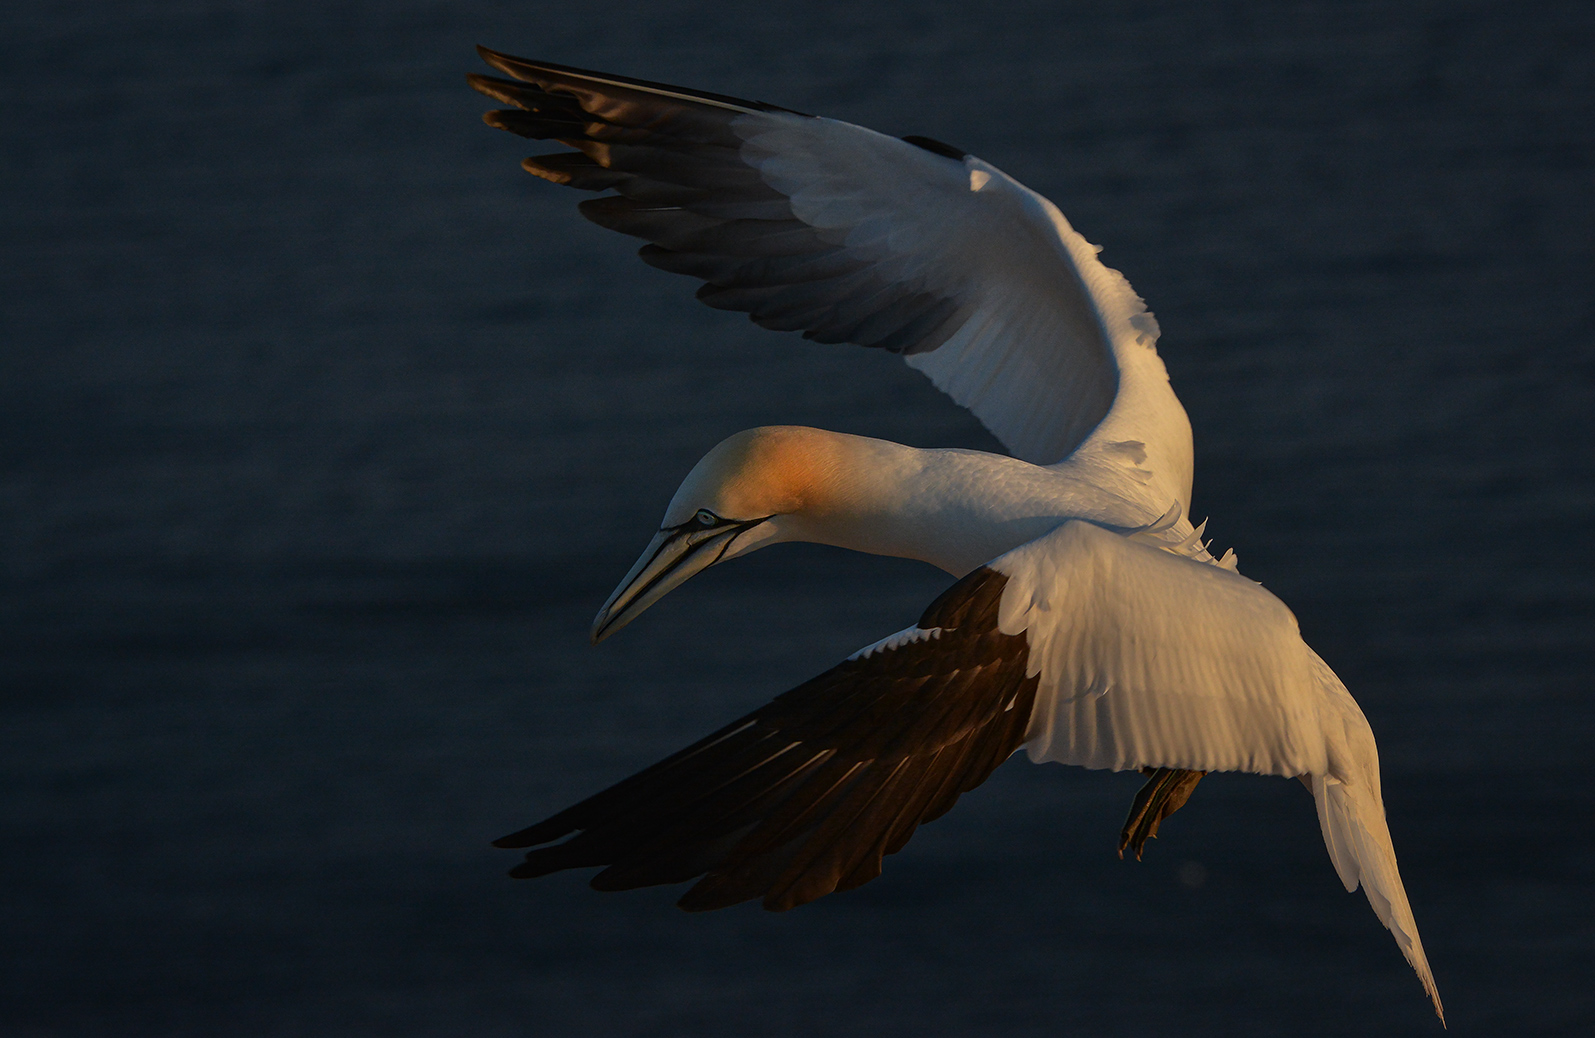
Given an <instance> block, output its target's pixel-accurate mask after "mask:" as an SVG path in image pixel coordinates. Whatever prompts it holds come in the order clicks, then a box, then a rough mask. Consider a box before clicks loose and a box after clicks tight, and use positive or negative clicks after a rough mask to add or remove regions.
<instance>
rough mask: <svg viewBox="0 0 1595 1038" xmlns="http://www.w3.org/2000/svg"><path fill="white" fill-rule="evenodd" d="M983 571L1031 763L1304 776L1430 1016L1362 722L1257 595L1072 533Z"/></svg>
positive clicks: (1219, 571)
mask: <svg viewBox="0 0 1595 1038" xmlns="http://www.w3.org/2000/svg"><path fill="white" fill-rule="evenodd" d="M990 568H991V569H993V570H995V571H997V572H998V573H1002V574H1005V575H1006V576H1007V577H1008V584H1007V586H1006V588H1005V589H1004V594H1003V600H1002V605H1001V608H1000V610H999V613H998V630H999V631H1000V632H1001V633H1002V634H1004V635H1017V634H1020V633H1024V634H1025V635H1026V637H1027V639H1028V646H1029V650H1030V654H1029V662H1028V673H1030V674H1032V675H1039V678H1040V681H1039V684H1038V687H1037V690H1036V704H1035V710H1034V712H1033V713H1032V715H1031V719H1030V727H1029V729H1028V730H1027V731H1026V733H1025V735H1026V745H1025V748H1026V752H1027V753H1028V754H1029V756H1030V759H1031V760H1033V761H1036V762H1037V763H1040V762H1042V761H1057V762H1060V763H1063V764H1075V765H1081V766H1084V767H1088V768H1106V769H1111V770H1114V771H1120V770H1125V769H1129V768H1142V767H1163V768H1179V769H1188V770H1193V771H1249V772H1256V773H1260V774H1264V775H1284V776H1304V777H1306V778H1307V780H1308V781H1309V783H1310V785H1311V788H1312V791H1313V798H1314V800H1315V801H1316V802H1317V805H1318V818H1319V823H1320V828H1321V829H1322V831H1323V836H1324V843H1325V846H1326V847H1327V848H1328V851H1329V856H1330V859H1331V860H1332V861H1333V862H1334V866H1335V870H1336V872H1337V873H1338V874H1339V876H1340V879H1341V881H1342V882H1343V883H1344V884H1345V887H1346V889H1347V890H1348V891H1349V890H1356V889H1357V887H1358V886H1359V884H1360V885H1361V886H1362V888H1363V891H1364V893H1365V894H1366V895H1367V897H1368V901H1369V904H1370V905H1372V907H1373V910H1374V913H1375V914H1376V915H1377V916H1378V917H1379V921H1380V922H1382V923H1383V924H1384V925H1385V926H1386V928H1388V929H1389V930H1390V931H1391V933H1392V935H1393V936H1394V937H1395V939H1396V943H1397V945H1398V946H1399V947H1400V948H1401V951H1402V954H1403V955H1405V956H1406V959H1407V961H1408V962H1409V963H1411V964H1412V967H1413V969H1414V970H1416V971H1417V973H1418V977H1419V979H1420V980H1421V981H1422V982H1423V986H1424V990H1425V991H1427V992H1428V994H1429V996H1430V998H1431V999H1433V1001H1434V1005H1435V1010H1436V1012H1439V1013H1441V1019H1442V1020H1443V1019H1444V1014H1443V1011H1442V1010H1441V1006H1440V998H1439V993H1438V991H1437V990H1436V988H1435V983H1434V977H1433V975H1432V973H1431V972H1430V969H1429V964H1428V961H1427V959H1426V957H1425V956H1424V952H1423V942H1422V941H1421V940H1420V939H1419V937H1418V928H1417V924H1416V922H1415V921H1414V919H1413V915H1412V909H1411V907H1410V905H1409V904H1408V902H1407V895H1406V891H1405V889H1404V888H1403V887H1402V884H1401V875H1400V872H1399V871H1398V869H1397V867H1396V855H1395V848H1394V845H1393V844H1392V842H1391V839H1390V831H1389V829H1388V827H1387V826H1386V824H1385V813H1384V804H1383V800H1382V798H1381V795H1380V786H1379V751H1378V747H1377V746H1376V744H1375V742H1374V736H1373V730H1372V729H1371V728H1370V727H1369V726H1368V721H1367V718H1365V717H1364V716H1363V713H1362V710H1361V709H1360V708H1359V707H1358V706H1357V704H1356V701H1355V700H1353V699H1352V697H1351V694H1350V693H1349V692H1347V691H1346V688H1345V686H1344V685H1343V684H1341V682H1340V679H1339V678H1337V677H1336V676H1335V674H1334V672H1333V671H1331V670H1330V669H1329V667H1328V665H1327V664H1325V663H1324V662H1323V660H1322V659H1320V658H1319V657H1318V654H1317V653H1315V652H1313V650H1312V649H1311V648H1309V647H1308V646H1307V643H1306V642H1304V641H1302V638H1301V634H1300V631H1299V630H1298V628H1297V625H1296V618H1295V617H1294V616H1293V615H1292V614H1291V612H1290V610H1289V609H1287V608H1286V607H1285V605H1284V603H1282V602H1280V601H1279V599H1277V598H1275V597H1274V596H1273V595H1272V594H1270V593H1269V592H1268V591H1266V590H1264V588H1263V587H1262V585H1260V584H1257V583H1254V582H1253V581H1250V580H1248V579H1246V578H1245V577H1242V576H1240V575H1239V574H1237V573H1234V572H1232V571H1230V570H1228V569H1224V568H1221V567H1220V566H1218V565H1215V564H1213V563H1210V562H1200V561H1196V560H1193V559H1190V558H1186V557H1184V556H1181V555H1177V554H1175V553H1173V552H1171V551H1169V550H1167V549H1166V548H1164V547H1160V546H1158V545H1157V543H1156V542H1155V541H1153V540H1152V539H1151V538H1142V537H1137V536H1133V535H1132V536H1129V537H1126V536H1123V535H1120V534H1117V533H1113V532H1110V531H1108V530H1106V529H1103V528H1102V527H1099V526H1095V525H1093V524H1091V523H1087V522H1083V521H1079V520H1074V521H1070V522H1066V523H1064V524H1063V525H1061V526H1059V527H1058V528H1057V529H1056V530H1054V531H1053V532H1051V533H1049V534H1047V535H1045V536H1043V537H1040V538H1037V539H1036V540H1034V541H1031V542H1030V543H1028V544H1025V545H1023V546H1021V547H1019V548H1016V549H1014V550H1013V551H1011V552H1009V553H1008V554H1006V555H1004V556H1002V557H1001V558H999V559H997V560H995V561H994V562H992V563H991V564H990Z"/></svg>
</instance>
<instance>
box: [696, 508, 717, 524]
mask: <svg viewBox="0 0 1595 1038" xmlns="http://www.w3.org/2000/svg"><path fill="white" fill-rule="evenodd" d="M697 519H698V524H699V525H700V526H713V525H714V524H715V523H717V522H719V521H720V517H719V516H717V515H715V514H714V513H713V512H711V511H709V510H708V509H707V508H700V509H698V515H697Z"/></svg>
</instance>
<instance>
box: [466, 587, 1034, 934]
mask: <svg viewBox="0 0 1595 1038" xmlns="http://www.w3.org/2000/svg"><path fill="white" fill-rule="evenodd" d="M1007 581H1008V578H1007V577H1006V576H1004V575H1002V574H1001V573H998V572H996V571H995V570H991V569H985V568H982V569H978V570H976V571H975V572H974V573H971V574H970V575H969V576H967V577H965V578H964V579H962V580H960V581H959V582H958V583H957V584H955V585H953V586H952V587H951V588H949V589H948V590H947V591H946V592H945V593H943V594H942V595H941V596H940V597H939V598H937V599H936V601H935V602H933V603H931V605H930V607H929V608H928V609H926V610H925V613H924V615H923V616H922V617H921V618H920V621H919V627H920V628H921V629H922V630H924V631H932V630H937V629H939V633H938V634H936V635H932V636H929V637H926V638H924V639H923V640H920V641H911V642H906V643H904V644H900V645H898V646H897V647H895V648H886V649H880V650H877V651H876V652H874V653H872V654H870V655H869V656H867V657H862V658H858V659H851V660H848V661H846V662H844V663H842V664H840V665H838V666H836V667H833V668H832V669H831V670H829V671H826V672H825V673H824V674H821V675H820V676H819V677H816V678H814V679H812V680H810V681H807V682H804V683H803V684H802V685H799V686H798V687H797V688H794V689H792V690H791V691H790V692H786V693H784V694H782V695H780V696H778V697H776V699H775V700H774V701H772V702H771V703H769V704H768V705H766V706H764V707H761V708H760V709H758V710H756V711H754V712H753V713H751V714H748V715H747V716H746V717H743V718H741V719H739V720H736V721H733V722H732V723H731V724H729V725H727V726H726V727H724V728H722V729H720V730H719V731H718V732H715V733H714V734H712V735H710V736H708V737H707V738H705V739H702V740H700V741H699V742H696V743H694V744H693V745H691V746H689V747H687V748H686V749H684V750H682V751H680V752H679V753H676V754H674V755H672V756H670V757H667V758H666V759H664V760H662V761H660V762H659V763H657V764H655V765H653V766H652V767H650V768H647V769H644V770H643V771H641V772H638V773H637V774H636V775H633V776H632V777H631V778H628V779H625V780H623V781H621V782H619V783H616V784H615V785H613V786H611V787H610V788H608V789H606V790H604V791H603V792H601V793H598V794H596V795H594V796H592V797H589V798H588V799H586V800H584V801H582V802H581V803H579V804H576V805H575V806H573V807H570V808H567V809H565V810H564V811H561V812H560V813H559V814H556V815H554V816H553V817H552V818H549V819H547V820H546V821H543V822H539V823H538V824H536V825H533V826H531V827H529V828H527V829H523V830H521V831H520V832H517V833H513V834H511V835H509V836H506V837H504V838H503V839H501V840H498V841H496V844H497V846H500V847H535V849H534V850H531V851H530V852H528V853H527V855H526V861H525V862H523V863H522V864H521V865H519V866H517V867H516V868H515V869H514V870H513V871H512V872H511V873H510V875H512V876H515V877H517V878H529V877H533V876H542V875H546V874H548V873H551V872H557V871H559V870H562V869H572V868H583V867H590V866H595V865H602V866H605V868H604V870H603V871H602V872H600V873H599V874H598V875H597V876H596V877H595V878H594V879H593V881H592V885H593V887H594V888H596V889H598V890H626V889H630V888H633V887H642V886H652V885H656V884H661V883H681V882H685V881H687V880H689V879H693V878H695V877H699V876H701V877H702V879H700V880H699V881H698V882H697V884H696V885H694V886H693V887H692V888H691V889H690V890H688V891H687V893H686V895H685V896H684V897H683V898H682V899H681V902H680V904H681V907H682V908H685V909H687V910H689V911H703V910H707V909H714V908H723V907H725V906H727V905H733V904H736V903H738V902H741V901H747V900H751V899H753V898H762V899H763V901H764V907H765V908H768V909H771V910H774V911H782V910H785V909H789V908H794V907H796V906H797V905H801V904H804V903H805V902H808V901H812V900H814V899H815V898H818V897H823V896H824V895H826V894H829V893H831V892H832V891H833V890H848V889H851V888H853V887H856V886H859V885H861V884H863V883H867V882H869V881H870V880H871V879H874V878H875V877H876V876H878V875H880V871H881V859H882V857H883V856H885V855H887V854H893V853H896V852H897V851H898V850H901V849H902V847H903V845H904V844H906V843H907V842H908V840H909V837H911V836H912V835H913V833H914V830H915V829H916V828H917V827H918V826H919V825H920V824H921V823H924V822H928V821H931V820H932V819H935V818H938V817H940V816H941V815H942V814H944V813H946V812H947V811H948V810H949V809H950V808H951V807H952V806H953V804H954V803H955V802H956V801H957V800H958V797H959V796H960V795H961V794H962V793H965V792H967V791H968V790H971V789H974V788H975V787H976V786H978V785H980V784H981V783H982V782H984V781H985V780H986V778H987V776H989V775H990V774H991V773H992V771H994V770H996V768H997V766H998V765H999V764H1001V763H1002V762H1003V761H1004V760H1006V759H1007V758H1008V757H1009V756H1010V755H1011V754H1012V753H1013V752H1014V751H1015V750H1016V749H1018V748H1019V746H1020V745H1021V744H1022V743H1023V741H1024V736H1025V729H1026V727H1027V726H1028V724H1029V721H1030V713H1031V709H1032V707H1033V706H1034V703H1035V693H1036V684H1037V678H1035V677H1026V676H1025V668H1026V662H1027V656H1028V647H1027V642H1026V639H1025V637H1024V635H1022V634H1021V635H1006V634H1003V633H1002V632H1001V631H999V630H998V629H997V607H998V604H999V603H1000V601H1001V599H1002V591H1003V587H1004V586H1005V585H1006V584H1007ZM572 833H574V834H575V835H573V836H572V835H570V834H572ZM566 836H569V837H570V838H569V839H566V840H565V841H564V842H563V843H557V844H553V845H552V846H545V847H536V845H538V844H549V843H552V841H554V840H559V839H561V838H562V837H566Z"/></svg>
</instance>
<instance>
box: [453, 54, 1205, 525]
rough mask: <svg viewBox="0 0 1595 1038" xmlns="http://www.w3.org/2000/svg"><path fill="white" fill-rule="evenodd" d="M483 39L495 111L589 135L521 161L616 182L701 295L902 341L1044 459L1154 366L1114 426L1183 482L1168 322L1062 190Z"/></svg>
mask: <svg viewBox="0 0 1595 1038" xmlns="http://www.w3.org/2000/svg"><path fill="white" fill-rule="evenodd" d="M482 55H483V57H484V59H485V60H486V61H487V62H488V63H489V64H491V65H493V66H494V67H495V68H497V69H499V70H500V71H503V72H505V73H508V74H509V75H511V76H513V77H515V79H514V80H505V79H498V78H496V77H491V76H480V75H478V76H472V77H470V81H471V84H472V85H473V86H474V87H475V88H476V89H477V90H479V91H481V92H483V93H485V94H488V95H489V96H491V97H494V98H497V99H499V100H501V101H504V102H507V103H510V104H514V105H517V106H518V108H517V109H516V110H506V111H498V112H489V113H488V114H487V115H486V116H485V118H486V120H487V121H488V123H489V124H490V125H493V126H497V127H500V128H502V129H506V130H509V131H511V132H514V133H517V134H521V135H522V136H527V137H533V138H537V139H555V140H558V141H560V142H561V143H563V144H566V145H568V146H570V147H572V148H575V149H577V151H576V152H574V153H573V152H562V153H558V154H554V155H544V156H537V157H535V158H531V159H528V160H526V162H525V163H524V166H525V168H526V169H527V170H528V171H530V172H532V173H534V174H536V175H538V176H540V177H543V178H545V179H548V180H551V181H554V182H556V183H561V184H566V185H569V186H572V187H577V188H582V189H585V190H591V191H604V190H613V191H614V192H616V194H614V195H606V196H603V197H600V198H597V199H593V200H590V201H588V202H584V203H583V204H582V206H581V210H582V212H583V214H584V215H586V216H587V217H588V218H589V219H591V220H593V221H595V222H597V223H599V224H601V225H603V226H605V227H609V228H611V229H614V230H617V231H621V232H623V233H626V234H631V235H635V236H637V237H641V238H645V239H647V240H648V241H649V242H650V243H651V244H649V245H646V246H644V247H643V249H642V250H641V255H642V258H643V259H644V260H645V261H647V262H648V263H650V264H652V265H654V266H656V267H660V268H663V269H665V270H670V271H674V272H677V273H683V274H690V275H692V276H694V277H698V278H702V279H703V280H705V281H706V282H707V284H705V285H704V286H703V288H702V289H701V290H700V291H699V292H698V298H700V299H702V300H703V301H704V302H705V303H707V304H709V305H710V306H714V307H718V308H721V309H727V310H740V311H745V312H747V313H748V314H749V315H750V317H751V318H752V319H753V320H754V321H756V322H757V323H759V324H760V325H762V326H764V327H767V328H772V329H777V330H789V331H802V332H803V333H804V335H805V337H807V338H810V339H815V340H818V341H821V342H852V343H857V344H859V345H863V346H871V347H877V348H881V349H886V350H890V351H892V352H895V353H900V354H903V355H904V357H905V359H906V360H907V362H908V363H909V364H910V365H911V366H912V367H915V368H917V369H918V370H920V371H922V372H923V373H924V374H926V375H927V376H928V377H929V378H930V379H931V380H932V381H933V382H934V383H935V384H936V385H937V386H938V387H939V388H941V389H942V390H943V391H945V392H946V393H948V394H949V395H950V396H952V397H953V399H954V400H956V401H957V402H958V403H960V404H962V405H964V406H966V407H968V408H969V409H970V410H971V411H973V412H974V413H975V415H976V416H977V417H978V418H979V419H980V420H981V421H982V422H983V423H984V424H985V425H986V426H987V427H988V428H989V429H991V431H992V432H993V433H994V434H995V435H996V436H997V437H998V438H999V439H1000V440H1002V442H1003V443H1004V444H1005V445H1006V446H1007V447H1008V448H1009V449H1010V450H1011V451H1012V452H1013V453H1014V454H1015V456H1017V457H1019V458H1021V459H1023V460H1026V461H1030V462H1034V463H1037V464H1052V463H1056V462H1059V461H1061V460H1063V459H1064V458H1066V457H1067V456H1069V455H1070V454H1071V453H1072V452H1073V451H1074V450H1075V449H1076V448H1077V447H1079V446H1080V444H1081V443H1082V442H1083V441H1084V440H1085V439H1086V438H1087V436H1088V435H1089V434H1090V433H1091V432H1092V430H1093V429H1095V428H1097V427H1098V426H1099V425H1100V424H1101V423H1102V422H1103V419H1104V418H1106V417H1107V416H1108V415H1109V412H1110V410H1114V409H1115V407H1116V400H1117V399H1118V398H1119V396H1120V395H1121V394H1123V393H1124V392H1125V390H1126V388H1128V386H1127V384H1126V383H1127V382H1136V383H1146V384H1147V386H1148V389H1149V390H1150V391H1151V393H1155V394H1157V398H1156V400H1155V401H1152V400H1150V398H1149V396H1148V394H1147V393H1141V394H1140V396H1141V397H1147V398H1148V399H1147V400H1146V401H1145V403H1149V404H1154V405H1155V406H1150V407H1149V406H1138V408H1137V409H1136V414H1134V415H1124V416H1122V420H1121V421H1120V422H1119V423H1117V424H1116V426H1115V428H1114V433H1115V436H1116V438H1117V440H1116V443H1117V445H1118V446H1119V447H1120V448H1121V449H1123V450H1125V451H1129V452H1131V453H1134V452H1137V451H1139V452H1142V456H1141V460H1144V458H1145V455H1147V454H1150V455H1151V456H1152V457H1153V470H1154V471H1160V472H1164V473H1167V474H1168V480H1169V485H1170V486H1174V487H1181V484H1183V487H1182V488H1181V489H1180V494H1181V497H1180V499H1181V500H1182V501H1184V500H1188V499H1189V483H1190V478H1189V469H1190V427H1189V424H1188V422H1186V420H1185V416H1184V412H1183V410H1181V409H1180V408H1179V404H1178V401H1177V400H1175V398H1174V396H1173V393H1172V392H1171V391H1169V390H1168V386H1167V374H1166V372H1164V370H1163V367H1162V364H1161V361H1159V360H1158V359H1157V354H1156V350H1155V348H1154V347H1153V343H1154V342H1155V340H1156V337H1157V324H1156V322H1155V321H1154V320H1153V319H1152V316H1151V314H1149V313H1147V312H1146V307H1145V305H1144V304H1143V303H1142V301H1141V299H1140V298H1139V297H1138V296H1137V295H1136V294H1135V292H1134V291H1133V290H1132V289H1131V288H1130V286H1129V284H1128V282H1126V281H1125V280H1124V278H1123V277H1122V276H1121V275H1120V274H1119V273H1118V272H1117V271H1113V270H1109V269H1108V268H1106V267H1104V266H1103V265H1102V264H1101V263H1100V262H1098V261H1097V259H1096V249H1095V247H1093V246H1092V245H1090V244H1089V243H1087V242H1086V241H1085V239H1083V238H1082V237H1080V235H1078V234H1077V233H1075V231H1074V230H1073V229H1072V228H1071V227H1070V226H1069V224H1068V221H1067V220H1065V219H1064V217H1063V215H1062V214H1061V213H1060V212H1058V210H1057V208H1056V207H1055V206H1053V205H1052V204H1051V203H1050V202H1048V201H1047V200H1046V199H1044V198H1042V197H1041V196H1039V195H1037V194H1036V193H1035V192H1033V191H1030V190H1029V189H1027V188H1025V187H1024V186H1023V185H1021V184H1019V183H1017V182H1016V181H1014V180H1013V179H1012V178H1010V177H1008V176H1007V175H1006V174H1004V173H1002V172H1001V171H1000V170H998V169H996V168H995V167H993V166H991V165H989V164H987V163H985V162H982V161H981V160H980V159H977V158H974V157H972V156H968V155H965V154H964V153H962V152H960V151H958V150H957V149H955V148H952V147H950V146H948V145H945V144H941V143H940V142H937V141H933V140H930V139H928V138H921V137H910V138H897V137H891V136H888V135H885V134H881V133H876V132H875V131H873V130H868V129H865V128H863V127H860V126H854V125H851V124H849V123H844V122H838V121H836V120H832V119H824V118H819V117H815V116H809V115H804V114H801V113H797V112H793V111H790V110H787V109H783V108H778V107H776V106H774V105H769V104H764V103H762V102H757V101H745V100H740V99H737V98H731V97H726V96H724V95H718V94H708V93H701V92H695V91H690V90H686V89H685V88H681V87H673V86H668V85H665V84H659V83H649V82H646V81H642V80H632V79H627V78H624V77H620V76H613V75H607V74H600V73H593V72H586V71H583V70H580V69H571V68H567V67H565V66H560V65H553V64H549V63H543V62H530V61H525V60H523V59H519V58H512V57H509V56H507V55H502V54H497V53H495V52H492V51H488V50H485V49H484V50H482ZM1132 395H1135V394H1132ZM1137 403H1138V405H1139V404H1142V401H1137ZM1170 407H1172V411H1173V412H1177V414H1171V413H1170ZM1119 410H1121V411H1122V410H1123V408H1122V407H1121V408H1119ZM1136 463H1139V462H1136Z"/></svg>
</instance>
